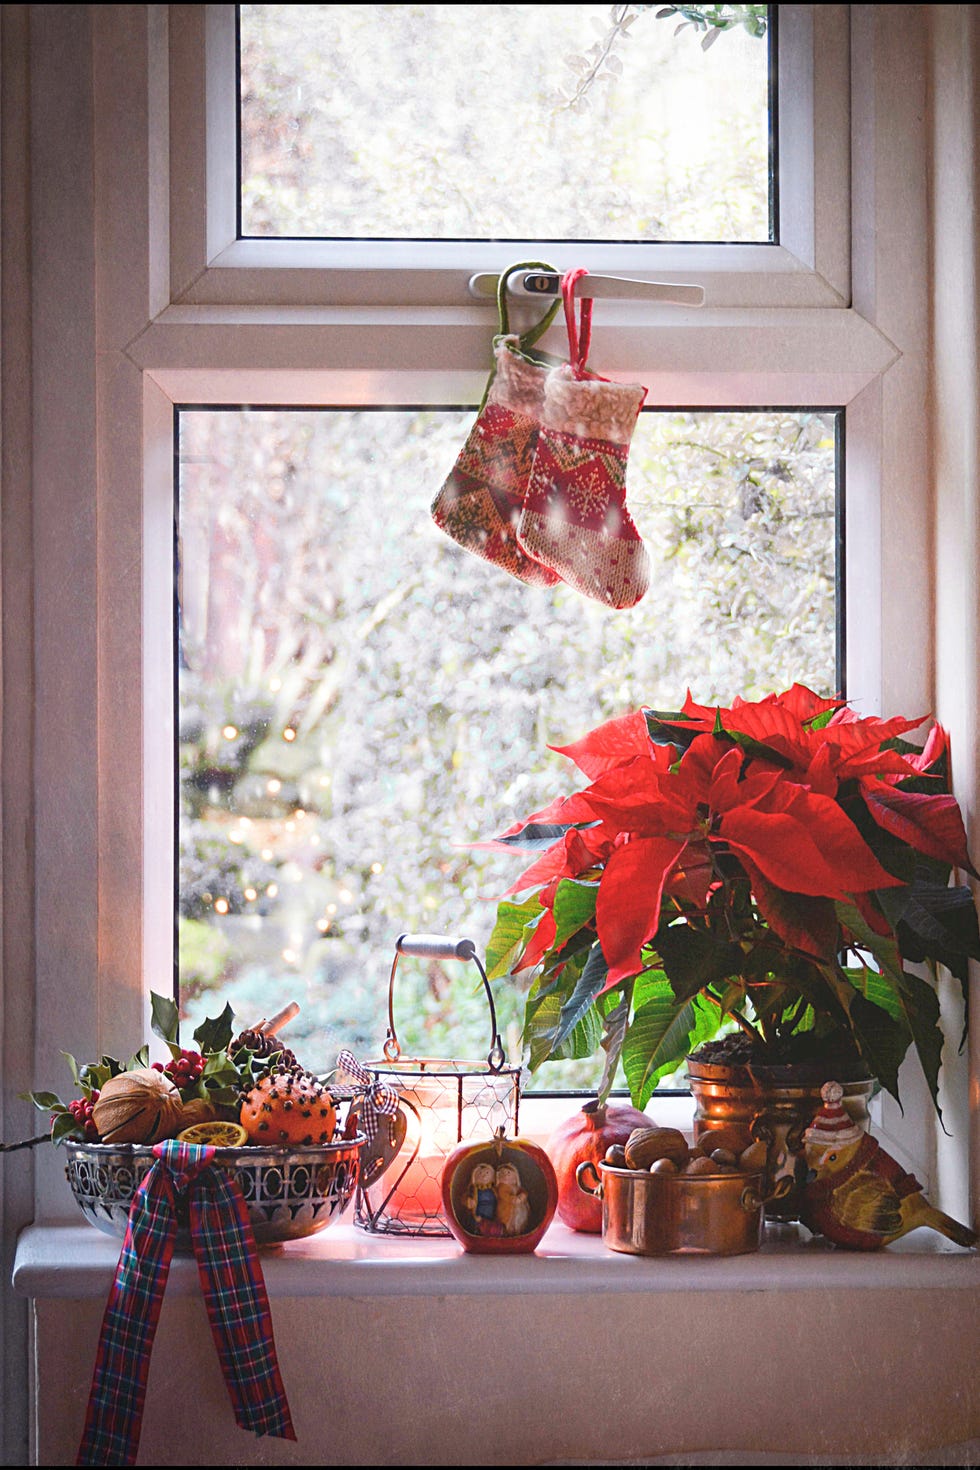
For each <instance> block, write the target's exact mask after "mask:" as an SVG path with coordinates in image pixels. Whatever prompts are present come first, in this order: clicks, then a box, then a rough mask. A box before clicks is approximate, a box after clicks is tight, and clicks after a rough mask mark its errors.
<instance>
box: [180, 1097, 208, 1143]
mask: <svg viewBox="0 0 980 1470" xmlns="http://www.w3.org/2000/svg"><path fill="white" fill-rule="evenodd" d="M217 1116H218V1110H217V1108H216V1107H215V1105H214V1103H213V1102H209V1101H208V1099H207V1098H204V1097H192V1098H191V1099H190V1100H189V1101H188V1102H185V1103H184V1104H183V1106H182V1107H181V1110H180V1120H179V1125H178V1130H177V1131H178V1136H179V1135H180V1133H182V1132H183V1130H184V1129H185V1128H193V1127H194V1125H195V1124H197V1123H212V1122H213V1121H214V1119H215V1118H216V1117H217Z"/></svg>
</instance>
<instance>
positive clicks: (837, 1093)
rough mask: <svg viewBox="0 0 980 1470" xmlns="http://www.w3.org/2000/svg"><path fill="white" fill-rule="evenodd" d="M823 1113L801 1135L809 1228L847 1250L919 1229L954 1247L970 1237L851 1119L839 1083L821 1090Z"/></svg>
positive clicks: (873, 1246) (969, 1242)
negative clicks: (935, 1233)
mask: <svg viewBox="0 0 980 1470" xmlns="http://www.w3.org/2000/svg"><path fill="white" fill-rule="evenodd" d="M820 1096H821V1097H822V1098H823V1107H822V1108H821V1109H820V1111H819V1112H818V1113H817V1115H816V1117H815V1118H814V1120H813V1122H812V1124H811V1125H810V1127H809V1128H808V1129H807V1130H806V1132H805V1133H804V1135H803V1143H804V1157H805V1159H806V1163H807V1165H808V1166H809V1170H810V1173H809V1175H808V1179H807V1184H806V1187H805V1189H804V1192H803V1207H802V1210H801V1213H800V1218H801V1219H802V1221H803V1223H804V1225H806V1227H807V1228H808V1229H809V1230H813V1231H814V1232H816V1233H818V1234H820V1235H825V1236H826V1237H827V1239H828V1240H832V1241H833V1242H834V1244H835V1245H841V1246H846V1247H848V1248H849V1249H851V1250H877V1249H878V1248H879V1247H880V1246H883V1245H888V1244H889V1243H890V1242H891V1241H893V1240H897V1239H898V1238H899V1236H901V1235H907V1234H908V1232H909V1231H910V1230H917V1229H918V1227H919V1226H920V1225H926V1226H928V1227H929V1229H930V1230H938V1231H939V1232H940V1233H941V1234H942V1235H945V1236H947V1237H948V1239H950V1240H952V1241H955V1243H956V1244H957V1245H961V1246H965V1247H969V1246H974V1245H976V1243H977V1238H978V1237H977V1234H976V1232H975V1231H973V1230H970V1229H969V1228H968V1227H967V1226H966V1225H961V1224H960V1223H959V1221H957V1220H954V1219H952V1218H951V1217H950V1216H949V1215H945V1214H943V1212H942V1210H937V1209H936V1208H935V1206H934V1205H931V1204H930V1203H929V1201H928V1200H927V1199H926V1198H925V1196H924V1195H923V1193H922V1185H921V1184H920V1183H919V1181H918V1180H917V1179H916V1177H915V1175H914V1174H908V1173H906V1172H905V1170H904V1169H902V1168H901V1167H900V1165H899V1164H897V1163H896V1161H895V1160H894V1159H893V1158H892V1157H891V1155H890V1154H887V1153H886V1152H885V1150H884V1149H883V1148H882V1147H881V1145H880V1144H879V1143H878V1142H877V1141H876V1140H875V1139H874V1138H872V1137H871V1135H870V1134H868V1133H862V1131H861V1129H860V1128H859V1127H858V1126H857V1124H856V1123H855V1122H854V1121H853V1120H852V1119H851V1117H850V1115H849V1114H848V1112H847V1110H846V1109H845V1107H844V1105H843V1102H842V1101H841V1099H842V1098H843V1096H844V1089H843V1087H841V1085H840V1083H839V1082H825V1083H824V1085H823V1087H822V1088H821V1089H820Z"/></svg>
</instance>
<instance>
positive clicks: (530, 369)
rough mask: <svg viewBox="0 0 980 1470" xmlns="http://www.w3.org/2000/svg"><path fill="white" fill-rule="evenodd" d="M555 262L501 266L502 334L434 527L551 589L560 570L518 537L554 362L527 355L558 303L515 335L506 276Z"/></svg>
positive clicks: (496, 340)
mask: <svg viewBox="0 0 980 1470" xmlns="http://www.w3.org/2000/svg"><path fill="white" fill-rule="evenodd" d="M535 266H536V267H537V268H538V269H541V270H551V271H553V270H554V267H553V266H544V265H539V264H538V263H537V262H533V261H532V262H526V263H525V264H524V265H517V266H511V267H510V268H509V269H508V270H506V271H504V272H503V273H502V274H501V276H500V280H499V282H498V285H497V305H498V308H499V312H500V335H499V336H497V337H495V338H494V367H493V372H492V373H491V375H490V379H489V381H488V383H487V389H486V392H485V393H484V395H483V402H482V404H481V405H480V411H479V414H478V415H477V420H476V423H475V424H474V425H473V427H472V429H471V430H470V433H469V436H468V438H467V440H466V443H465V444H464V445H463V448H462V450H461V451H460V454H459V458H458V459H457V461H456V464H455V466H454V467H453V469H452V470H451V471H450V473H449V476H448V477H447V479H446V482H445V484H444V485H443V487H442V489H441V490H440V491H439V494H438V495H437V496H436V498H435V500H434V501H433V504H432V517H433V520H434V521H435V523H436V525H437V526H439V527H440V529H441V530H443V531H445V532H446V535H447V536H451V537H452V539H453V540H454V541H458V542H459V544H460V546H463V547H465V549H466V550H467V551H471V552H473V554H474V556H480V557H483V558H484V560H486V561H489V562H492V563H493V564H494V566H498V567H500V568H501V569H502V570H503V571H505V572H510V574H511V576H513V577H518V578H520V580H521V581H522V582H528V583H529V584H530V585H531V586H536V587H551V586H553V585H554V584H555V582H557V581H558V577H557V575H556V574H555V573H554V572H553V571H551V570H549V568H548V567H544V566H542V565H541V564H540V562H539V561H538V560H537V559H536V558H535V557H534V556H532V555H529V554H528V553H527V552H525V551H524V550H523V549H522V547H521V546H520V545H519V544H518V541H517V525H518V522H519V521H520V518H521V511H522V509H523V507H524V497H525V495H526V493H527V485H528V479H529V478H530V474H531V466H532V464H533V462H534V448H535V444H536V443H537V438H538V429H539V427H540V416H541V405H542V402H543V400H544V385H545V380H546V378H547V376H548V372H549V368H550V365H551V364H552V363H553V362H554V359H550V360H549V359H544V360H542V361H536V360H535V359H534V358H533V357H530V356H528V355H527V354H529V353H530V351H531V348H532V347H533V345H534V343H535V342H537V340H538V339H539V337H541V336H543V334H544V333H545V331H546V330H547V329H548V327H549V326H550V325H551V323H552V321H553V320H554V318H555V315H556V313H557V311H558V302H557V300H556V301H555V302H554V304H553V305H552V306H551V307H549V309H548V311H547V312H546V313H545V315H544V316H543V318H542V319H541V321H540V322H538V323H537V325H536V326H534V327H532V328H531V330H530V331H528V332H524V333H523V334H522V335H521V336H514V335H511V334H510V331H509V326H508V320H507V301H506V287H507V277H508V276H509V275H510V274H511V273H512V272H513V271H515V270H526V269H531V268H533V267H535Z"/></svg>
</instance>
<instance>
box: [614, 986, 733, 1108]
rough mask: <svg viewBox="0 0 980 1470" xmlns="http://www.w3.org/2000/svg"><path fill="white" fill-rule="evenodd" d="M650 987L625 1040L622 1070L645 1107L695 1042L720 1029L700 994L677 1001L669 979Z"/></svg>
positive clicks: (633, 1095) (635, 1101) (637, 1103)
mask: <svg viewBox="0 0 980 1470" xmlns="http://www.w3.org/2000/svg"><path fill="white" fill-rule="evenodd" d="M652 989H654V987H653V986H648V987H647V992H646V993H647V995H648V997H649V998H648V999H646V1000H645V1001H644V1003H643V1004H642V1005H637V1009H636V1011H635V1012H634V1015H633V1019H632V1021H631V1022H630V1025H629V1030H628V1032H627V1035H626V1040H625V1042H624V1044H623V1053H622V1060H623V1071H624V1073H625V1074H626V1080H627V1082H628V1084H629V1089H630V1097H631V1098H632V1100H633V1106H634V1107H637V1108H643V1107H645V1106H646V1104H647V1103H648V1102H649V1101H650V1098H651V1096H652V1095H653V1091H654V1088H655V1087H656V1085H657V1083H658V1082H659V1081H660V1079H661V1077H665V1076H666V1075H667V1073H668V1072H674V1071H676V1069H677V1068H678V1067H679V1066H680V1064H681V1062H682V1061H683V1060H684V1058H685V1057H686V1056H687V1054H688V1052H690V1051H691V1050H692V1049H693V1048H694V1047H695V1046H697V1045H698V1044H699V1043H700V1042H701V1041H705V1040H707V1039H708V1037H709V1036H713V1035H714V1034H715V1031H716V1030H717V1012H711V1013H709V1007H708V1006H707V1005H706V1003H705V1002H704V1001H702V1000H701V999H700V997H698V998H695V999H694V1000H688V1001H678V1000H677V999H676V997H675V995H674V993H673V991H672V990H671V988H670V985H669V983H668V982H666V981H664V982H662V983H661V984H660V985H659V986H657V987H656V993H654V994H650V991H651V990H652Z"/></svg>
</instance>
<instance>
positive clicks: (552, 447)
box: [517, 270, 650, 608]
mask: <svg viewBox="0 0 980 1470" xmlns="http://www.w3.org/2000/svg"><path fill="white" fill-rule="evenodd" d="M585 274H586V272H585V271H583V270H577V271H569V272H567V273H566V275H565V276H563V278H562V296H563V297H564V301H565V319H566V322H567V324H568V338H569V344H570V347H571V361H570V362H569V363H567V364H563V365H562V366H560V367H556V368H554V369H553V370H552V371H551V372H550V373H549V374H548V377H547V381H546V384H545V393H544V406H543V410H542V418H541V432H540V434H539V435H538V441H537V448H536V450H535V455H534V466H533V469H532V471H531V483H530V486H529V489H528V493H527V498H526V501H525V504H524V512H523V514H522V516H521V521H520V526H519V528H518V533H517V539H518V541H519V542H520V544H521V546H522V547H523V548H524V550H525V551H526V552H527V554H528V556H532V557H535V558H536V559H537V560H539V561H542V562H544V564H545V565H546V566H549V567H551V568H553V570H554V571H556V572H557V573H558V575H559V576H560V577H561V578H562V580H563V581H565V582H567V583H568V584H569V586H571V587H574V588H576V590H577V591H579V592H582V593H584V594H585V596H586V597H592V598H594V599H595V600H596V601H597V602H602V603H605V605H606V606H607V607H617V608H624V607H632V606H633V605H634V604H635V603H637V602H639V600H640V598H641V597H642V596H643V595H644V593H645V592H646V590H647V587H648V585H649V581H650V561H649V557H648V556H647V552H646V548H645V547H644V545H643V542H642V541H641V540H640V536H639V533H638V532H637V529H636V526H635V525H634V524H633V519H632V517H631V516H630V513H629V511H628V510H627V509H626V460H627V456H628V453H629V444H630V440H631V438H632V437H633V430H634V428H635V427H636V420H637V417H638V415H639V412H640V408H641V407H642V405H643V400H644V398H645V397H646V389H645V388H644V387H642V386H641V385H640V384H638V383H611V382H609V380H608V379H606V378H600V377H599V376H598V375H597V374H595V373H589V372H588V370H587V369H586V366H585V363H586V359H587V357H588V353H589V342H590V338H591V326H592V321H591V318H592V302H591V300H584V301H583V302H582V314H581V321H582V326H581V332H579V331H578V330H577V329H576V326H575V304H574V296H573V291H574V287H575V282H576V280H578V279H579V277H580V276H582V275H585Z"/></svg>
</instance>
